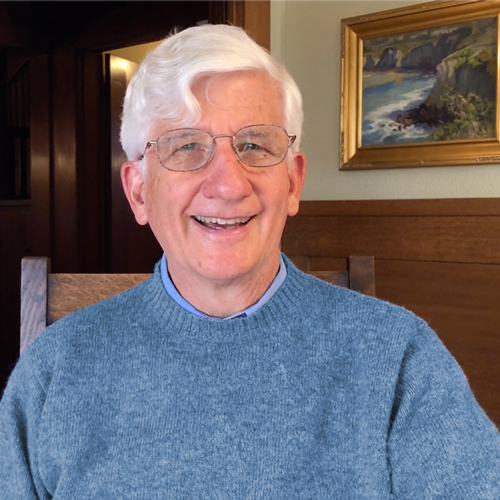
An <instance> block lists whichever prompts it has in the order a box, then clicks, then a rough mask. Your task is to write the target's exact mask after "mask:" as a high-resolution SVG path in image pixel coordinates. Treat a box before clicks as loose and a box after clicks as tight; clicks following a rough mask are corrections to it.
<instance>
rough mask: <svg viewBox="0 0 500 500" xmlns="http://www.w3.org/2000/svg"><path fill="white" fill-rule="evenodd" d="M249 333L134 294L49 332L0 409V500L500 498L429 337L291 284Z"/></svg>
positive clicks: (476, 423)
mask: <svg viewBox="0 0 500 500" xmlns="http://www.w3.org/2000/svg"><path fill="white" fill-rule="evenodd" d="M285 262H286V265H287V268H288V276H287V279H286V280H285V282H284V284H283V285H282V286H281V287H280V289H279V290H278V292H277V293H276V294H275V295H274V296H273V298H272V299H271V300H270V301H269V302H268V303H267V304H266V305H264V306H263V307H262V308H261V309H260V310H258V311H257V312H256V313H255V314H253V315H251V316H249V317H247V318H236V319H231V320H220V321H210V320H207V319H203V318H197V317H195V316H194V315H192V314H190V313H189V312H187V311H185V310H184V309H183V308H181V307H180V306H178V305H177V304H176V303H175V302H174V301H173V300H172V299H171V298H170V297H169V296H168V294H167V293H166V292H165V289H164V287H163V285H162V282H161V278H160V274H159V269H158V266H157V267H156V269H155V272H154V274H153V277H152V278H151V279H150V280H148V281H147V282H146V283H144V284H142V285H140V286H138V287H136V288H134V289H132V290H129V291H127V292H125V293H123V294H121V295H118V296H116V297H113V298H111V299H108V300H106V301H103V302H101V303H99V304H97V305H95V306H92V307H89V308H87V309H84V310H81V311H79V312H77V313H75V314H72V315H70V316H67V317H65V318H63V319H62V320H60V321H58V322H57V323H55V324H54V325H53V326H51V327H49V328H48V329H47V330H46V331H45V333H44V334H43V335H42V336H41V337H39V338H38V339H37V340H35V341H34V343H33V344H32V346H31V347H30V348H29V349H28V350H27V351H26V352H25V353H24V354H23V355H22V356H21V358H20V360H19V362H18V364H17V366H16V368H15V370H14V372H13V374H12V375H11V378H10V380H9V383H8V386H7V388H6V391H5V393H4V397H3V399H2V402H1V406H0V498H1V499H8V500H32V499H49V498H53V499H64V500H72V499H75V500H76V499H77V500H86V499H99V500H104V499H105V500H108V499H115V498H116V499H137V500H156V499H162V500H163V499H172V500H180V499H186V500H198V499H200V500H201V499H217V500H219V499H224V500H226V499H227V500H233V499H234V500H247V499H248V500H250V499H251V500H253V499H262V500H264V499H265V500H274V499H277V500H281V499H283V500H284V499H286V500H292V499H300V500H309V499H315V500H316V499H318V500H319V499H342V500H348V499H349V500H350V499H370V500H378V499H411V500H417V499H467V500H472V499H474V500H478V499H490V500H494V499H495V500H498V499H500V486H499V485H500V435H499V433H498V431H497V429H496V428H495V427H494V425H493V424H492V423H491V422H490V421H489V420H488V418H487V417H486V416H485V414H484V413H483V411H482V410H481V409H480V407H479V406H478V404H477V403H476V401H475V399H474V397H473V395H472V394H471V392H470V390H469V387H468V385H467V382H466V379H465V377H464V375H463V373H462V371H461V370H460V368H459V367H458V365H457V363H456V362H455V361H454V359H453V358H452V356H451V355H450V354H449V352H448V351H447V350H446V349H445V348H444V346H443V345H442V344H441V342H440V341H439V340H438V338H437V337H436V335H435V334H434V333H433V332H432V331H431V330H430V329H429V328H428V327H427V325H426V324H425V323H424V322H423V321H422V320H420V319H418V318H417V317H415V316H414V315H413V314H411V313H410V312H408V311H406V310H405V309H402V308H399V307H396V306H393V305H390V304H388V303H385V302H383V301H380V300H377V299H373V298H369V297H365V296H362V295H359V294H357V293H354V292H351V291H348V290H344V289H339V288H337V287H334V286H331V285H328V284H326V283H324V282H322V281H319V280H316V279H315V278H312V277H309V276H306V275H305V274H303V273H301V272H300V271H298V270H297V269H296V268H294V267H293V265H292V264H291V263H290V261H289V260H288V259H285Z"/></svg>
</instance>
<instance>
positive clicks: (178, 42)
mask: <svg viewBox="0 0 500 500" xmlns="http://www.w3.org/2000/svg"><path fill="white" fill-rule="evenodd" d="M252 70H253V71H255V70H257V71H262V72H263V73H264V74H265V75H267V76H268V77H270V78H271V79H272V80H274V81H275V82H276V84H277V85H278V89H279V92H280V96H281V100H282V103H281V104H282V109H283V118H284V125H285V128H286V130H287V132H288V133H290V134H295V135H296V136H297V139H296V140H295V143H294V144H293V146H292V150H293V151H297V150H298V148H299V144H300V137H301V135H302V121H303V112H302V97H301V94H300V90H299V88H298V87H297V85H296V83H295V82H294V80H293V79H292V77H291V76H290V74H289V73H288V72H287V70H286V69H285V68H284V67H283V66H282V65H280V64H278V63H277V62H276V61H275V60H274V59H273V58H272V57H271V56H270V54H269V53H268V52H267V51H266V50H264V49H263V48H262V47H260V46H259V45H258V44H257V43H255V42H254V41H253V40H252V39H251V38H250V37H249V36H248V35H247V34H246V33H245V31H243V30H242V29H241V28H238V27H235V26H229V25H225V24H219V25H211V24H205V25H201V26H196V27H192V28H188V29H185V30H183V31H180V32H179V33H175V34H173V35H171V36H169V37H167V38H166V39H165V40H164V41H163V42H162V43H161V44H160V45H159V46H158V47H156V48H155V49H154V50H153V51H151V52H150V53H149V54H148V55H147V56H146V57H145V58H144V60H143V61H142V63H141V64H140V65H139V68H138V69H137V72H136V73H135V75H134V76H133V77H132V80H131V81H130V84H129V86H128V88H127V92H126V94H125V100H124V104H123V113H122V124H121V130H120V141H121V144H122V147H123V149H124V151H125V153H126V154H127V158H128V159H129V160H138V159H139V158H140V157H141V156H142V154H143V152H144V147H145V145H146V142H147V141H148V134H149V131H150V127H151V126H152V125H153V123H154V122H155V121H156V120H159V119H161V120H172V121H175V122H176V124H178V125H179V126H191V125H192V124H193V123H195V122H196V121H198V120H199V119H200V118H201V111H200V105H199V103H198V101H197V100H196V98H195V97H194V95H193V92H192V87H193V85H194V84H195V83H196V81H197V80H198V79H199V78H201V77H202V76H210V75H216V74H217V73H230V72H236V71H252Z"/></svg>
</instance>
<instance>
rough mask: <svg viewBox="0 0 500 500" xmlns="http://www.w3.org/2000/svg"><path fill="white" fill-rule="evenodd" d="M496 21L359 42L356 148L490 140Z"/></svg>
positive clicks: (495, 69)
mask: <svg viewBox="0 0 500 500" xmlns="http://www.w3.org/2000/svg"><path fill="white" fill-rule="evenodd" d="M497 31H498V26H497V19H496V18H492V19H482V20H477V21H471V22H467V23H462V24H458V25H451V26H442V27H438V28H433V29H428V30H422V31H415V32H410V33H403V34H400V35H397V36H385V37H379V38H374V39H369V40H364V41H363V77H362V82H363V97H362V103H363V107H362V109H363V115H362V122H363V125H362V145H363V146H368V145H375V144H401V143H408V142H417V141H419V142H423V141H444V140H454V139H477V138H485V137H494V136H495V101H496V83H497V82H496V73H497Z"/></svg>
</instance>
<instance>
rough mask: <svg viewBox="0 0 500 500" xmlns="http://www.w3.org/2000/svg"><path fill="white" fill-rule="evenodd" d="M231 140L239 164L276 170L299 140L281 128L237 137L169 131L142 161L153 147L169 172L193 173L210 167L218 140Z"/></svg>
mask: <svg viewBox="0 0 500 500" xmlns="http://www.w3.org/2000/svg"><path fill="white" fill-rule="evenodd" d="M223 137H228V138H230V139H231V141H232V146H233V150H234V152H235V153H236V155H237V156H238V158H239V160H240V161H241V162H242V163H244V164H245V165H248V166H250V167H257V168H261V167H272V166H273V165H277V164H278V163H281V162H282V161H283V160H284V159H285V157H286V155H287V153H288V149H289V148H290V146H291V145H292V144H293V142H294V141H295V139H296V136H295V135H293V134H289V133H288V132H287V131H286V130H285V129H283V128H281V127H278V126H277V125H251V126H249V127H243V128H241V129H239V130H238V131H237V132H235V134H234V135H229V134H218V135H210V134H209V133H208V132H205V131H204V130H199V129H196V128H180V129H176V130H169V131H168V132H165V133H163V134H162V135H160V137H158V139H157V140H156V141H149V142H148V143H147V144H146V147H145V149H144V153H143V155H142V156H141V158H139V159H140V160H142V158H144V156H145V155H146V153H147V151H148V149H149V148H150V147H151V146H155V148H156V156H157V157H158V161H159V162H160V163H161V165H162V166H163V167H165V168H166V169H167V170H174V171H175V172H191V171H192V170H199V169H200V168H203V167H205V166H206V165H208V164H209V163H210V161H211V160H212V158H213V157H214V154H215V149H216V144H215V139H221V138H223Z"/></svg>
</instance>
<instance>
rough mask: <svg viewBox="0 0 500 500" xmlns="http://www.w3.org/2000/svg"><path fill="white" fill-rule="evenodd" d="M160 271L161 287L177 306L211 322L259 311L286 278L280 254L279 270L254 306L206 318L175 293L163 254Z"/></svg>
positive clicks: (175, 289) (284, 266) (205, 315)
mask: <svg viewBox="0 0 500 500" xmlns="http://www.w3.org/2000/svg"><path fill="white" fill-rule="evenodd" d="M160 270H161V279H162V280H163V285H164V286H165V289H166V290H167V293H168V294H169V295H170V297H172V298H173V299H174V300H175V301H176V302H177V304H179V305H180V306H181V307H183V308H184V309H186V311H189V312H190V313H193V314H194V315H195V316H198V317H200V318H207V319H212V320H215V319H231V318H238V317H244V316H249V315H250V314H253V313H254V312H255V311H257V310H258V309H260V308H261V307H262V306H263V305H264V304H265V303H266V302H267V301H268V300H269V299H270V298H271V297H272V296H273V295H274V294H275V293H276V291H277V290H278V288H279V287H280V286H281V284H282V283H283V281H285V278H286V265H285V262H284V261H283V257H282V256H281V254H280V268H279V271H278V274H277V275H276V277H275V278H274V280H273V282H272V283H271V285H270V286H269V288H268V289H267V290H266V291H265V293H264V295H262V297H261V298H260V299H259V300H258V301H257V302H256V303H255V304H253V305H251V306H250V307H247V308H246V309H245V310H243V311H241V312H239V313H235V314H231V316H227V317H226V318H216V317H213V316H208V315H207V314H205V313H203V312H201V311H200V310H198V309H196V307H194V306H193V305H192V304H190V303H189V302H188V301H187V300H186V299H185V298H184V297H183V296H182V295H181V294H180V293H179V292H178V291H177V288H175V285H174V284H173V282H172V280H171V279H170V275H169V274H168V266H167V257H166V256H165V254H163V257H162V259H161V264H160Z"/></svg>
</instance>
